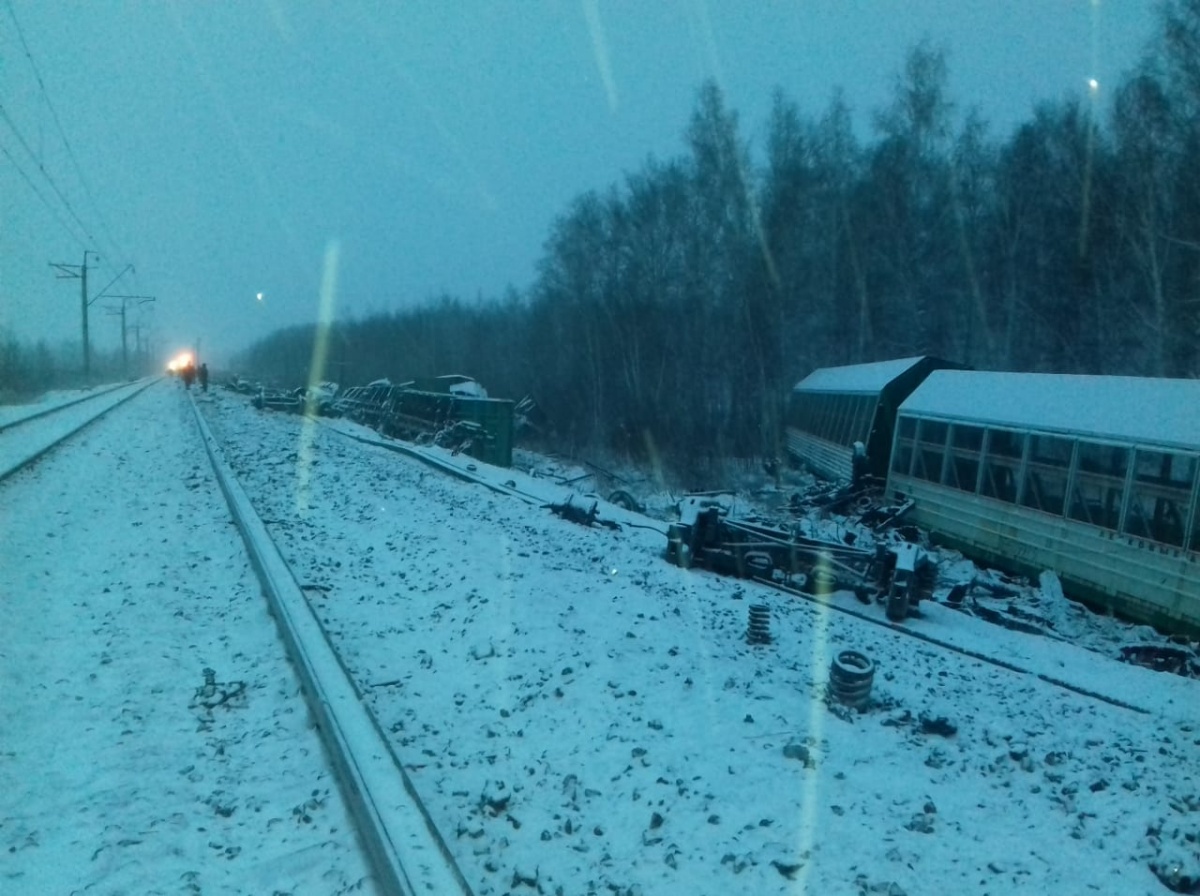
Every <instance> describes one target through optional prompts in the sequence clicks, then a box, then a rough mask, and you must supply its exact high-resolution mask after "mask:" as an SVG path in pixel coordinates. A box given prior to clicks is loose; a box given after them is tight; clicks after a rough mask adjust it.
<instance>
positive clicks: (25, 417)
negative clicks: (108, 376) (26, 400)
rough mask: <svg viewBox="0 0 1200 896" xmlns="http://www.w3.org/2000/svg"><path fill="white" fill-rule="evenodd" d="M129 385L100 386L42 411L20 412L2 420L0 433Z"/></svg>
mask: <svg viewBox="0 0 1200 896" xmlns="http://www.w3.org/2000/svg"><path fill="white" fill-rule="evenodd" d="M128 385H129V384H128V383H116V384H113V385H108V386H98V387H97V388H95V389H92V390H91V391H89V392H88V394H86V395H80V396H78V397H76V398H72V399H69V400H67V401H63V402H59V403H57V404H51V405H50V406H48V407H44V408H41V409H40V410H36V411H31V412H28V413H20V412H18V413H16V414H14V415H13V416H12V417H11V418H10V419H8V420H0V433H3V432H5V431H6V430H10V429H14V428H15V427H18V426H20V425H21V424H23V423H29V422H31V421H33V420H38V419H41V418H42V417H48V416H50V415H51V414H55V413H58V412H59V411H64V410H66V409H67V408H70V407H74V406H75V405H78V404H83V403H84V402H85V401H93V400H94V399H97V398H101V397H103V396H104V395H107V394H108V393H109V392H115V391H116V390H117V389H124V388H126V387H127V386H128Z"/></svg>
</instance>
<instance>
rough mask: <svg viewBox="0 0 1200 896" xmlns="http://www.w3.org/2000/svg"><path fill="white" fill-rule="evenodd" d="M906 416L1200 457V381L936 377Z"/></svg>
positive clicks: (945, 373) (962, 373)
mask: <svg viewBox="0 0 1200 896" xmlns="http://www.w3.org/2000/svg"><path fill="white" fill-rule="evenodd" d="M900 413H901V414H904V413H915V414H926V415H932V416H938V417H951V418H953V419H955V420H963V421H967V422H971V423H980V424H994V425H997V426H1009V427H1013V428H1018V429H1041V430H1050V431H1056V432H1070V433H1074V434H1077V435H1091V436H1095V437H1097V438H1101V439H1113V440H1116V441H1126V442H1136V443H1139V444H1155V445H1167V446H1171V447H1176V448H1189V449H1193V450H1196V449H1200V380H1179V379H1155V378H1151V377H1135V376H1078V375H1070V374H1051V373H989V372H984V371H973V370H937V371H934V372H933V373H931V374H930V375H929V377H928V378H927V379H926V380H925V382H924V383H922V384H921V385H920V386H918V387H917V389H916V390H915V391H914V392H913V393H912V395H910V396H909V397H908V398H907V399H906V400H905V401H904V403H903V404H901V405H900Z"/></svg>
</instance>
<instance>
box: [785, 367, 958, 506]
mask: <svg viewBox="0 0 1200 896" xmlns="http://www.w3.org/2000/svg"><path fill="white" fill-rule="evenodd" d="M962 366H963V365H961V364H955V363H953V362H951V361H943V360H941V359H940V358H932V357H916V358H899V359H897V360H893V361H877V362H875V363H872V364H851V365H847V366H845V367H822V368H820V369H818V370H814V371H813V372H812V373H810V374H809V375H808V376H807V377H805V378H804V379H803V380H801V381H800V382H799V383H797V384H796V386H795V388H794V389H792V393H791V395H790V396H789V399H788V407H787V430H786V438H787V451H788V454H789V455H791V457H792V458H794V459H795V460H796V461H798V462H800V463H803V464H804V465H806V466H807V467H809V468H810V469H811V470H812V471H813V472H815V473H817V474H818V475H820V476H822V477H824V478H826V479H830V480H833V481H835V482H836V481H838V480H842V479H847V480H848V479H851V478H852V472H853V471H852V464H853V461H852V458H853V454H854V443H855V442H861V443H862V444H863V446H864V447H865V449H866V454H867V472H868V473H870V474H871V475H874V476H877V477H879V479H881V480H882V479H883V478H884V477H885V476H886V475H887V469H888V456H889V452H890V451H891V447H892V424H893V423H894V421H895V418H896V409H897V408H898V407H899V406H900V403H901V402H902V401H904V399H906V398H907V397H908V396H909V395H910V394H911V393H912V391H913V389H915V388H916V387H917V386H919V385H920V384H921V383H922V382H923V381H924V379H925V377H927V376H928V375H929V374H930V373H931V372H932V371H934V370H941V369H946V368H954V369H961V368H962Z"/></svg>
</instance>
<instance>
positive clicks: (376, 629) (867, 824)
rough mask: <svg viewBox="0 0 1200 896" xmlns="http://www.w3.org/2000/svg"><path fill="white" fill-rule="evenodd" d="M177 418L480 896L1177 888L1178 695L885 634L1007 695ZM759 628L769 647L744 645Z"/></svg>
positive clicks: (728, 584) (464, 500) (1189, 793)
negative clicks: (860, 694) (363, 696)
mask: <svg viewBox="0 0 1200 896" xmlns="http://www.w3.org/2000/svg"><path fill="white" fill-rule="evenodd" d="M201 404H202V408H203V411H204V413H205V414H206V417H207V419H209V421H210V423H211V424H212V426H213V429H214V431H215V432H216V434H217V435H218V437H219V438H221V439H223V440H224V441H225V443H226V451H227V455H228V458H229V460H230V462H231V464H232V466H233V467H234V469H235V470H236V472H237V473H238V475H239V476H240V477H241V479H242V481H243V483H244V485H245V486H246V487H247V489H248V491H249V492H250V493H251V495H252V496H253V497H254V500H255V503H256V507H257V508H258V510H259V513H260V514H261V515H262V516H263V517H264V518H265V519H266V520H267V521H268V524H269V526H270V528H271V530H272V532H273V535H274V537H275V538H276V540H277V541H278V542H279V544H280V547H281V549H282V551H283V553H284V555H285V556H286V557H287V558H288V559H289V561H290V562H291V564H292V565H293V568H294V570H295V572H296V575H297V578H298V579H299V581H300V583H301V585H302V586H304V587H305V588H306V590H307V592H308V593H309V595H310V597H311V599H312V600H313V601H314V603H315V605H316V607H317V609H318V613H319V615H320V616H321V617H322V619H323V621H324V623H325V625H326V627H327V629H328V630H329V631H330V632H331V633H333V635H334V637H335V638H336V640H337V642H338V644H339V645H340V647H341V650H342V652H343V657H344V659H345V661H346V663H347V666H348V667H349V669H350V671H351V673H352V674H353V675H354V676H355V678H356V679H357V681H358V682H359V685H360V687H361V688H362V689H363V690H364V691H365V692H366V693H368V694H369V700H370V704H371V707H372V709H373V710H374V711H375V713H376V714H377V716H378V718H379V720H380V721H381V723H382V725H383V726H384V727H385V729H386V730H388V731H390V732H391V734H392V736H393V743H394V746H395V748H396V750H397V752H398V753H399V755H400V757H401V758H402V760H403V761H404V763H405V765H406V767H407V768H408V769H409V770H410V771H411V774H412V776H413V778H414V781H415V783H416V786H417V788H418V789H419V790H420V792H421V794H422V796H423V798H424V800H425V802H426V803H427V805H428V807H429V810H430V812H431V814H432V815H433V817H434V818H435V820H437V822H438V824H439V826H440V827H441V830H442V832H443V835H444V836H445V837H446V839H447V841H448V843H449V845H450V848H451V849H452V850H453V851H454V852H455V854H456V856H457V858H458V861H459V863H460V865H461V866H462V869H463V871H464V873H465V875H466V877H467V879H468V880H470V881H471V882H472V883H473V885H474V886H475V889H476V892H478V893H480V894H484V893H506V892H515V893H520V892H530V893H533V892H537V891H539V890H540V891H541V892H544V893H564V894H573V893H591V892H595V893H605V894H607V893H643V894H651V893H731V892H736V893H800V892H813V893H835V894H836V893H847V894H861V893H891V894H897V893H910V894H916V893H979V894H983V893H1007V892H1055V893H1059V894H1072V893H1097V892H1099V893H1117V892H1119V893H1148V894H1153V893H1163V892H1167V888H1166V886H1165V885H1164V884H1163V883H1162V882H1160V880H1159V879H1158V878H1157V877H1156V876H1155V875H1154V874H1153V873H1152V871H1151V867H1152V866H1154V867H1156V868H1158V869H1159V870H1160V871H1162V872H1163V874H1164V875H1165V876H1167V877H1168V878H1169V877H1170V872H1171V870H1172V868H1177V870H1178V872H1179V873H1180V874H1183V875H1186V874H1196V873H1197V863H1198V861H1200V857H1198V855H1197V853H1198V851H1200V846H1198V844H1197V840H1198V837H1200V731H1198V730H1197V722H1198V720H1197V715H1198V714H1200V713H1198V712H1197V710H1198V708H1200V699H1198V698H1200V689H1198V687H1197V685H1198V684H1200V683H1198V682H1196V681H1192V680H1188V679H1183V678H1179V677H1176V676H1169V675H1161V674H1156V673H1153V672H1150V671H1149V670H1146V669H1141V668H1138V667H1132V666H1127V665H1123V664H1120V663H1117V662H1115V661H1114V660H1112V659H1111V658H1109V657H1106V656H1103V655H1101V654H1099V653H1096V652H1093V651H1088V650H1084V649H1081V648H1080V647H1077V646H1075V645H1073V644H1071V643H1068V642H1067V641H1062V640H1054V639H1048V638H1033V637H1029V636H1023V635H1020V634H1018V633H1015V632H1010V631H1007V630H1005V629H1000V628H997V627H995V626H992V625H988V624H987V623H984V622H982V621H980V620H978V619H974V618H971V617H969V616H966V615H964V614H961V613H957V612H954V611H952V610H949V609H946V608H944V607H940V606H931V607H928V608H927V609H926V611H925V615H924V617H923V618H921V619H917V620H912V621H911V622H910V623H909V625H910V627H912V628H914V629H917V630H920V631H921V632H923V633H925V634H929V635H932V636H934V637H936V638H938V639H939V640H941V641H943V642H946V643H948V644H953V645H957V646H960V647H963V648H967V649H970V650H973V651H976V652H978V653H981V654H986V655H988V656H994V657H996V658H997V659H1000V660H1003V661H1005V662H1008V663H1013V664H1016V665H1018V666H1021V667H1022V668H1024V669H1026V670H1028V671H1027V672H1025V673H1019V672H1013V671H1010V670H1008V669H1005V668H1001V667H999V666H997V665H995V664H992V663H988V662H985V661H982V660H979V659H973V658H969V657H966V656H964V655H962V654H961V653H955V652H952V651H949V650H946V649H943V648H940V647H937V646H934V645H931V644H928V643H922V642H920V641H917V640H915V639H913V638H910V637H906V636H904V635H903V634H900V633H897V632H894V631H892V630H890V629H889V628H887V627H885V626H880V625H877V624H872V623H871V622H868V621H864V620H861V619H858V618H854V617H852V616H848V615H845V614H842V613H837V612H831V611H830V609H829V608H828V607H824V606H821V605H814V604H812V603H808V602H804V601H799V600H796V599H792V598H787V597H784V596H782V595H780V594H779V593H776V592H771V591H766V590H763V589H761V588H759V587H758V586H756V585H753V584H749V583H746V582H741V581H736V580H729V579H722V578H718V577H715V576H712V575H709V574H706V573H701V572H694V571H685V570H681V569H678V568H675V567H673V566H670V565H668V564H667V563H666V562H665V561H664V560H663V558H662V555H663V548H664V546H665V543H664V539H663V537H662V535H661V534H660V532H659V531H654V529H653V528H649V529H647V528H634V527H632V526H629V525H626V526H625V527H624V528H623V529H622V530H621V531H613V530H610V529H607V528H592V529H586V528H582V527H580V526H577V525H574V524H572V523H569V522H566V521H564V520H561V519H559V518H557V517H555V516H553V515H552V514H551V513H550V512H549V511H548V510H546V509H543V508H541V507H539V506H536V505H534V506H530V505H529V504H527V503H524V502H521V501H518V500H516V499H513V498H510V497H506V496H503V495H498V494H496V493H493V492H490V491H488V490H486V489H483V488H482V487H480V486H477V485H472V484H468V483H463V482H459V481H456V480H453V479H450V478H448V477H446V476H444V475H441V474H439V473H436V472H434V471H432V470H430V469H428V468H426V467H425V466H423V465H421V464H420V463H419V462H416V461H412V460H409V459H405V458H403V457H401V456H398V455H396V454H394V453H391V452H388V451H386V450H383V449H381V448H376V447H372V446H369V445H364V444H362V443H361V442H356V441H353V440H351V439H348V438H346V436H345V435H344V434H342V433H341V432H338V431H336V430H337V429H341V430H344V431H355V430H356V429H357V428H355V427H353V426H352V425H350V424H346V423H344V422H338V423H336V424H334V425H332V426H330V425H327V424H326V423H323V422H322V423H318V422H315V421H310V420H303V419H301V418H297V417H292V416H287V415H282V414H274V413H271V412H258V411H254V410H253V409H252V408H250V407H249V405H248V403H247V402H246V401H245V399H243V398H240V397H236V396H230V395H227V394H225V393H213V394H210V395H209V396H207V397H205V398H203V399H201ZM358 432H359V434H363V435H367V436H368V437H370V435H369V434H367V433H365V431H358ZM442 456H443V457H444V458H445V459H447V460H450V461H451V462H454V463H461V464H464V465H465V464H468V463H470V464H471V465H473V466H475V467H476V468H477V472H485V473H486V472H488V470H487V468H486V467H485V466H484V465H482V464H476V463H474V462H471V461H470V460H469V459H467V458H461V457H460V458H449V456H448V455H444V453H443V455H442ZM493 475H494V476H495V477H496V480H497V481H498V482H513V483H515V484H516V485H518V486H519V487H520V488H522V489H524V490H528V491H531V492H535V493H537V494H539V495H545V496H552V495H553V494H554V493H555V491H556V489H557V493H558V494H557V498H558V499H561V498H562V497H564V496H565V490H563V489H561V487H556V486H554V485H553V483H548V482H547V481H546V480H544V479H542V480H535V479H530V478H528V477H525V476H524V474H522V473H519V472H516V471H511V470H504V471H494V473H493ZM539 490H542V491H539ZM609 516H610V517H611V518H613V519H616V520H617V521H620V522H624V523H627V524H628V523H631V522H635V521H636V519H637V518H635V517H633V516H632V515H630V514H625V513H624V512H619V511H616V510H609ZM641 522H642V523H643V524H645V525H649V526H651V527H653V525H654V524H653V523H652V521H648V520H642V521H641ZM658 528H659V529H661V528H662V527H661V524H660V525H659V526H658ZM833 600H834V601H835V602H843V601H844V605H845V606H847V607H857V608H858V609H860V610H861V609H862V608H861V606H860V605H857V603H856V602H855V601H854V599H853V597H849V596H845V595H842V596H835V597H834V598H833ZM760 602H762V603H767V604H768V605H769V606H770V608H771V631H772V634H773V638H774V639H773V642H772V643H771V644H770V645H768V646H753V647H752V646H750V645H748V644H747V643H746V641H745V632H746V627H747V612H748V607H749V606H750V605H751V604H755V603H760ZM847 648H852V649H855V650H861V651H864V652H865V653H867V654H868V655H870V656H871V658H872V659H873V660H874V661H875V663H876V664H877V672H876V678H875V684H874V691H873V696H874V704H873V706H872V707H871V709H870V710H869V711H867V712H864V713H857V712H853V711H847V710H845V709H844V708H842V707H840V706H838V705H837V704H835V703H830V702H829V701H828V700H827V697H826V684H827V680H828V675H829V665H830V661H831V658H832V657H833V655H835V654H836V653H837V652H838V651H839V650H842V649H847ZM1039 676H1040V677H1039ZM1047 679H1053V680H1060V681H1064V682H1067V683H1070V684H1072V685H1073V686H1075V687H1077V688H1082V689H1085V690H1089V691H1094V692H1096V693H1098V694H1101V695H1104V696H1107V697H1110V698H1112V699H1116V700H1121V701H1123V702H1126V703H1129V704H1132V705H1134V706H1137V707H1140V708H1141V709H1142V710H1144V711H1143V712H1137V711H1133V710H1130V709H1124V708H1121V707H1119V706H1115V705H1113V704H1112V703H1108V702H1104V701H1103V700H1098V699H1093V698H1091V697H1087V696H1084V695H1081V694H1080V693H1078V692H1076V691H1071V690H1066V689H1063V688H1061V687H1058V686H1056V685H1055V684H1053V683H1052V681H1049V680H1047Z"/></svg>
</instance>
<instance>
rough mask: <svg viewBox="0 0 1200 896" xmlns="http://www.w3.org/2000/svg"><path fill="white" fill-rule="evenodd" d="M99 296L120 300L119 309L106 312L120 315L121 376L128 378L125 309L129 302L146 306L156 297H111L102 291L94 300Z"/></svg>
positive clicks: (112, 308) (110, 307) (111, 308)
mask: <svg viewBox="0 0 1200 896" xmlns="http://www.w3.org/2000/svg"><path fill="white" fill-rule="evenodd" d="M107 288H108V287H105V289H107ZM100 296H104V298H106V299H120V300H121V307H120V308H115V307H113V306H111V305H110V306H109V308H108V311H109V313H110V314H113V313H116V314H120V315H121V375H122V376H125V377H128V376H129V343H128V342H127V341H126V336H125V330H126V327H125V309H126V308H127V307H128V305H129V302H130V301H133V300H137V303H138V305H139V306H141V305H146V304H149V303H150V302H154V301H156V300H157V297H156V296H113V295H104V293H103V291H102V292H101V293H100V295H99V296H96V298H97V299H98V298H100Z"/></svg>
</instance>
